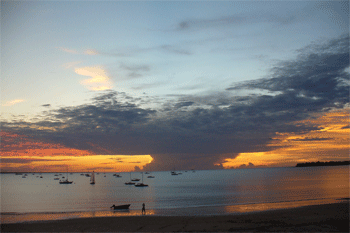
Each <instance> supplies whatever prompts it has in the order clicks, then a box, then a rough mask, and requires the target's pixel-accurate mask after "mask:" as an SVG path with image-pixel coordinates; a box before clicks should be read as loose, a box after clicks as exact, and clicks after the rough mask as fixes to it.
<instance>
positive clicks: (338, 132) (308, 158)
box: [223, 111, 350, 168]
mask: <svg viewBox="0 0 350 233" xmlns="http://www.w3.org/2000/svg"><path fill="white" fill-rule="evenodd" d="M300 123H304V124H315V125H318V128H319V129H318V130H313V131H310V132H308V133H305V134H301V135H300V134H299V135H298V134H279V135H278V136H277V137H276V138H273V140H272V142H271V143H270V144H269V146H270V147H272V148H278V149H274V150H271V151H268V152H253V153H240V154H239V155H238V156H237V157H236V158H234V159H226V160H225V162H224V163H223V166H224V167H225V168H254V167H269V166H276V167H279V166H295V164H296V163H302V162H315V161H323V162H324V161H332V160H333V161H338V160H347V159H348V156H349V154H348V152H349V149H350V146H349V140H350V128H349V127H348V126H349V112H348V111H345V112H330V113H327V114H324V115H322V116H320V117H318V118H316V119H313V120H307V121H303V122H300ZM249 163H251V164H250V165H249Z"/></svg>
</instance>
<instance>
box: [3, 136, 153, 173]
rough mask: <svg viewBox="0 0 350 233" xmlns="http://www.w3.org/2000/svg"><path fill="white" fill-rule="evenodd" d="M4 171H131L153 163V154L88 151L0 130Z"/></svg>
mask: <svg viewBox="0 0 350 233" xmlns="http://www.w3.org/2000/svg"><path fill="white" fill-rule="evenodd" d="M1 139H2V146H1V163H0V168H1V170H2V171H7V172H21V171H27V172H62V171H65V169H66V166H67V165H69V170H70V171H71V172H87V171H92V170H94V171H98V172H128V171H133V170H134V169H135V166H136V165H137V166H138V167H140V168H141V169H142V168H143V167H144V166H145V165H146V164H149V163H151V162H152V160H153V158H152V157H151V156H150V155H94V154H92V153H91V152H89V151H86V150H77V149H73V148H67V147H64V146H62V145H59V144H53V143H44V142H41V141H38V140H34V139H30V138H28V137H26V136H23V135H18V134H14V133H10V132H1Z"/></svg>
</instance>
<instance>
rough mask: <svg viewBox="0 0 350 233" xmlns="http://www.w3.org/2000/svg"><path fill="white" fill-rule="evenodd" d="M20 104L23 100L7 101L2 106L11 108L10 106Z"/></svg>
mask: <svg viewBox="0 0 350 233" xmlns="http://www.w3.org/2000/svg"><path fill="white" fill-rule="evenodd" d="M22 102H24V99H15V100H10V101H7V102H6V103H4V104H3V105H2V106H4V107H8V106H12V105H15V104H18V103H22Z"/></svg>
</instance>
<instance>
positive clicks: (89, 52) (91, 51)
mask: <svg viewBox="0 0 350 233" xmlns="http://www.w3.org/2000/svg"><path fill="white" fill-rule="evenodd" d="M84 54H87V55H99V54H100V53H99V52H98V51H97V50H95V49H87V50H85V51H84Z"/></svg>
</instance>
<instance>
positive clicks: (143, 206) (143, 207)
mask: <svg viewBox="0 0 350 233" xmlns="http://www.w3.org/2000/svg"><path fill="white" fill-rule="evenodd" d="M142 214H146V208H145V203H143V204H142Z"/></svg>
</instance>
